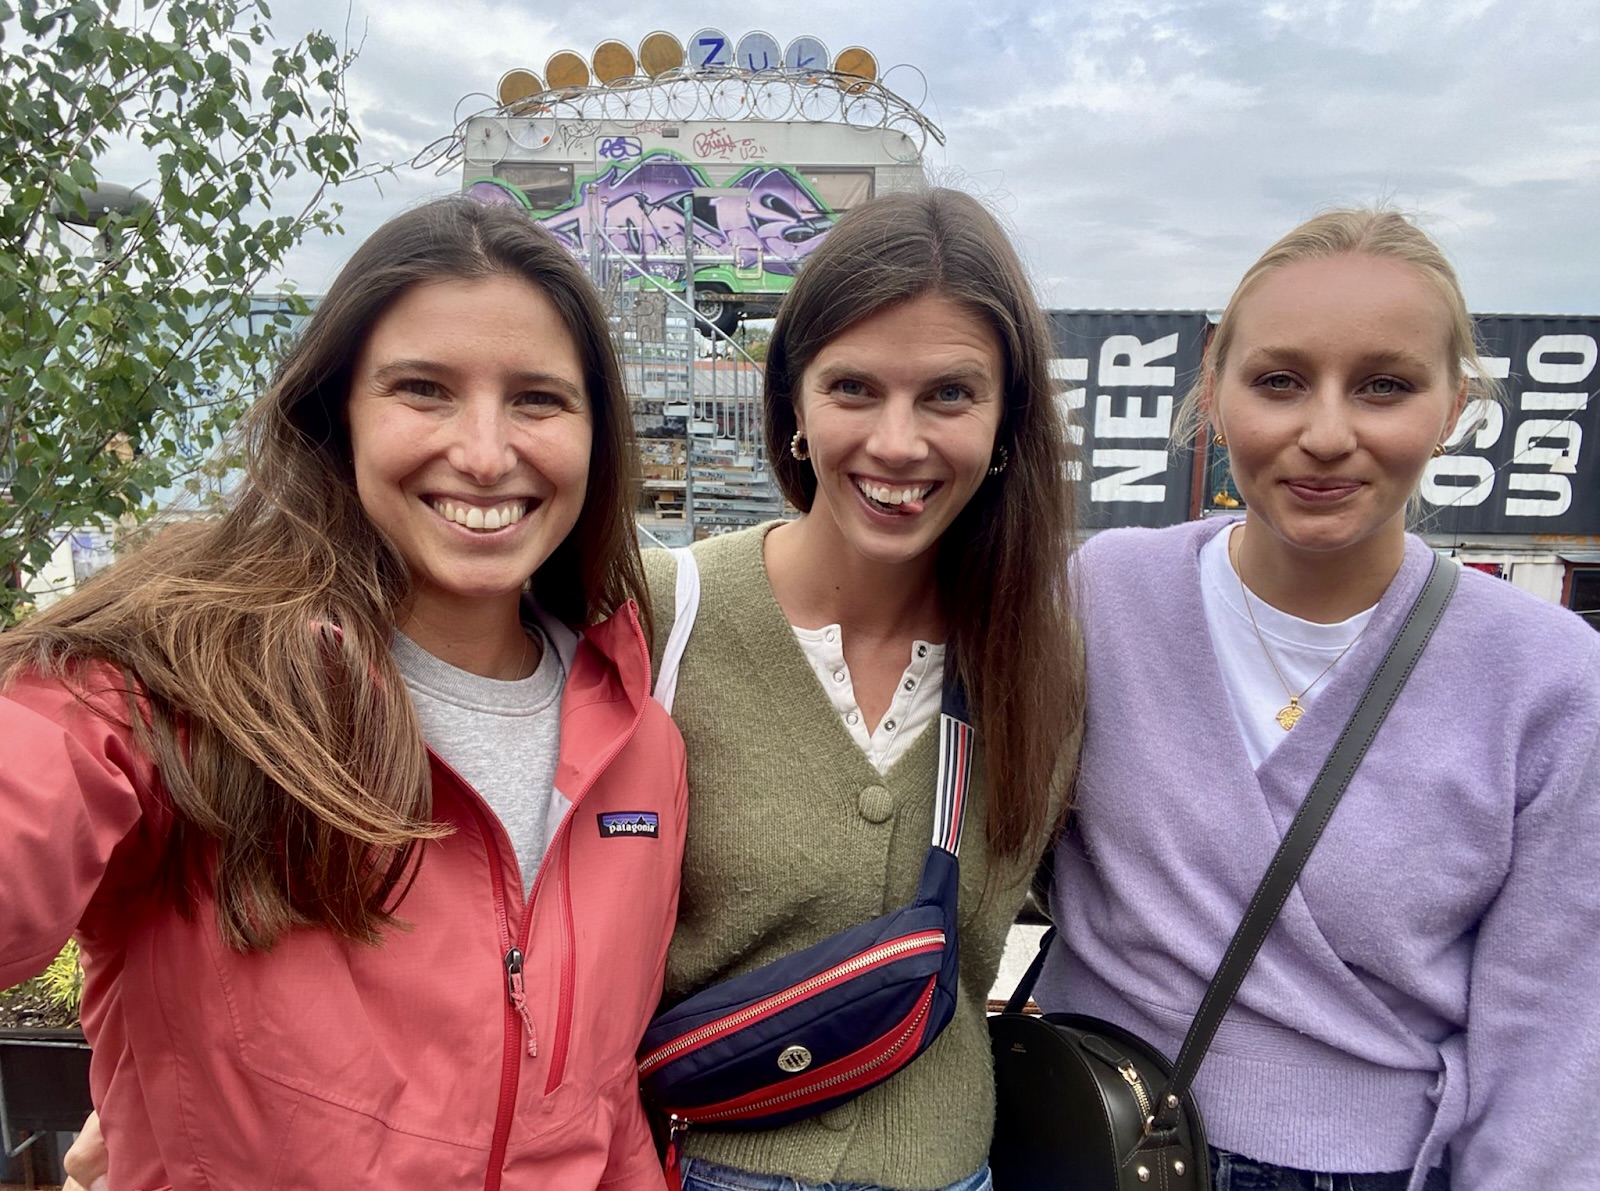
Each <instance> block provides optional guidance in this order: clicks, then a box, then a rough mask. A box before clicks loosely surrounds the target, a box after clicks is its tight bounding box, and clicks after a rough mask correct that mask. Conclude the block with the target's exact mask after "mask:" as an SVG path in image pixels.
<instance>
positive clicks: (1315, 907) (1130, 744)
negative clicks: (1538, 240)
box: [1038, 211, 1600, 1191]
mask: <svg viewBox="0 0 1600 1191" xmlns="http://www.w3.org/2000/svg"><path fill="white" fill-rule="evenodd" d="M1476 358H1477V357H1476V352H1475V350H1474V345H1473V331H1472V322H1471V320H1470V318H1469V317H1468V315H1467V308H1466V304H1465V302H1464V301H1463V299H1462V296H1461V290H1460V287H1459V284H1458V283H1457V280H1456V277H1455V273H1454V271H1453V270H1452V269H1451V267H1450V265H1449V263H1448V262H1447V261H1446V260H1445V259H1444V257H1443V255H1442V254H1441V253H1440V252H1439V250H1438V248H1437V247H1436V246H1435V245H1434V244H1433V243H1432V242H1431V241H1430V240H1429V239H1428V238H1427V237H1426V236H1425V235H1424V234H1423V233H1422V232H1420V231H1418V230H1417V229H1416V228H1415V227H1414V226H1412V225H1411V224H1410V223H1409V222H1407V221H1406V220H1405V219H1403V218H1402V217H1401V216H1399V215H1397V214H1394V213H1389V212H1369V211H1336V212H1331V213H1329V214H1326V215H1322V216H1319V217H1317V218H1315V219H1313V220H1311V221H1310V222H1308V223H1306V224H1304V225H1302V226H1301V227H1299V228H1297V229H1295V230H1294V231H1293V232H1291V233H1289V235H1287V236H1285V237H1284V238H1283V239H1282V240H1280V241H1279V242H1278V243H1277V244H1275V245H1274V246H1273V247H1272V248H1271V249H1269V250H1268V251H1267V253H1266V255H1265V256H1263V257H1262V258H1261V260H1260V261H1258V262H1257V263H1256V264H1255V265H1254V266H1253V267H1252V268H1251V270H1250V271H1249V272H1248V273H1247V274H1246V275H1245V277H1244V280H1243V281H1242V282H1241V283H1240V285H1239V288H1238V290H1237V291H1236V292H1235V293H1234V295H1233V298H1232V300H1231V301H1230V302H1229V305H1228V308H1227V310H1226V312H1225V313H1224V314H1223V317H1222V321H1221V322H1220V323H1219V324H1218V326H1217V331H1216V334H1215V336H1214V338H1213V341H1212V344H1211V347H1210V349H1209V351H1208V354H1207V356H1206V360H1205V364H1204V367H1203V369H1202V373H1201V377H1200V380H1199V382H1198V384H1197V385H1196V388H1195V391H1194V392H1193V393H1192V394H1191V395H1190V399H1191V402H1192V407H1193V411H1194V415H1195V418H1196V419H1203V421H1204V423H1205V424H1206V425H1207V427H1208V429H1209V430H1210V431H1211V432H1213V433H1214V435H1215V438H1214V441H1215V442H1216V443H1217V444H1218V445H1219V446H1220V447H1222V448H1224V449H1226V450H1227V451H1228V453H1229V457H1230V461H1231V464H1232V468H1233V473H1234V478H1235V480H1236V481H1237V483H1238V487H1239V491H1240V493H1241V494H1242V495H1243V496H1244V498H1245V504H1246V506H1247V509H1248V512H1247V513H1246V515H1245V516H1244V517H1243V518H1242V519H1230V520H1227V521H1222V520H1210V521H1205V522H1195V523H1190V524H1187V525H1180V526H1175V527H1172V528H1169V529H1162V530H1124V531H1113V532H1109V533H1105V534H1101V535H1099V536H1098V537H1096V538H1094V539H1093V540H1092V541H1091V542H1090V543H1089V544H1088V546H1087V547H1086V548H1085V549H1084V550H1083V551H1082V552H1081V554H1080V555H1079V560H1078V564H1077V565H1078V569H1079V572H1080V578H1081V581H1082V589H1083V590H1082V597H1081V599H1082V603H1081V604H1080V609H1081V614H1082V616H1083V619H1084V624H1085V634H1086V640H1087V654H1088V681H1089V712H1088V723H1087V726H1086V730H1085V736H1084V753H1083V759H1082V763H1081V766H1080V769H1079V778H1078V792H1077V810H1076V813H1075V818H1074V823H1073V826H1072V828H1071V830H1070V831H1069V833H1068V834H1067V835H1066V836H1065V837H1063V838H1062V840H1061V841H1060V843H1059V845H1058V851H1057V855H1056V866H1057V881H1056V887H1055V891H1054V897H1053V908H1054V911H1055V918H1056V922H1057V923H1058V924H1059V926H1060V928H1061V938H1060V940H1059V942H1058V945H1057V947H1056V950H1055V952H1054V954H1053V955H1052V956H1051V960H1050V965H1049V967H1048V968H1047V970H1046V974H1045V978H1044V980H1043V981H1042V982H1041V985H1040V988H1039V991H1038V1000H1039V1002H1040V1004H1041V1005H1043V1006H1044V1008H1045V1009H1047V1010H1052V1011H1054V1010H1064V1009H1071V1010H1075V1011H1078V1012H1084V1013H1092V1014H1097V1015H1099V1016H1102V1017H1106V1018H1110V1019H1112V1020H1114V1021H1117V1022H1119V1023H1120V1024H1122V1025H1124V1026H1127V1027H1128V1028H1130V1029H1132V1030H1134V1031H1136V1032H1138V1033H1141V1034H1143V1035H1144V1036H1145V1037H1147V1038H1148V1039H1150V1040H1151V1041H1152V1042H1154V1043H1155V1044H1157V1045H1159V1046H1160V1047H1161V1048H1162V1049H1164V1050H1165V1051H1167V1052H1168V1054H1169V1055H1171V1054H1176V1052H1177V1049H1178V1046H1179V1044H1180V1042H1181V1041H1182V1038H1183V1035H1184V1032H1185V1030H1186V1029H1187V1028H1188V1025H1189V1021H1190V1018H1191V1016H1192V1014H1193V1012H1194V1010H1195V1008H1196V1007H1197V1006H1198V1004H1199V1002H1200V998H1201V995H1202V992H1203V990H1204V988H1205V986H1206V984H1207V982H1208V981H1209V980H1210V978H1211V976H1212V974H1213V972H1214V971H1215V969H1216V967H1217V965H1218V963H1219V962H1220V960H1221V958H1222V953H1223V949H1224V947H1225V946H1226V945H1227V942H1228V939H1229V938H1230V936H1231V935H1232V933H1233V931H1234V929H1235V927H1236V926H1237V925H1238V923H1239V921H1240V919H1241V918H1242V917H1243V914H1244V909H1245V905H1246V903H1247V901H1248V899H1249V897H1250V895H1251V893H1252V892H1253V890H1254V889H1255V886H1256V884H1257V883H1258V881H1259V880H1260V878H1261V876H1262V873H1263V871H1264V869H1265V866H1266V864H1267V861H1268V859H1269V858H1270V857H1271V856H1272V853H1273V850H1274V848H1275V847H1276V846H1277V844H1278V842H1279V840H1280V838H1281V837H1282V834H1283V832H1284V831H1285V829H1286V828H1287V826H1288V823H1289V821H1290V819H1291V818H1292V816H1293V814H1294V811H1295V809H1296V807H1297V806H1298V804H1299V802H1300V800H1301V799H1302V798H1303V797H1304V795H1305V793H1306V791H1307V790H1308V789H1309V787H1310V785H1311V783H1312V781H1313V779H1314V778H1315V776H1316V774H1317V771H1318V769H1319V768H1320V767H1321V765H1322V763H1323V761H1324V760H1325V758H1326V757H1327V755H1328V752H1329V750H1330V749H1331V748H1332V746H1333V743H1334V740H1335V737H1336V736H1337V735H1338V733H1339V732H1340V730H1341V729H1342V728H1343V727H1344V724H1345V721H1346V720H1347V718H1348V717H1349V715H1350V713H1351V711H1352V710H1353V709H1354V707H1355V704H1356V701H1357V700H1358V699H1359V697H1360V695H1361V692H1362V691H1363V689H1364V688H1365V686H1366V683H1367V681H1368V679H1369V678H1370V677H1371V676H1372V674H1373V672H1374V671H1375V670H1376V668H1377V666H1378V663H1379V661H1380V660H1381V658H1382V657H1383V654H1384V652H1385V650H1386V649H1387V648H1388V646H1389V644H1390V642H1391V641H1392V640H1393V638H1394V635H1395V633H1396V632H1397V630H1398V626H1399V622H1400V620H1401V618H1402V617H1403V616H1404V614H1405V612H1406V611H1407V609H1408V608H1409V607H1410V605H1411V603H1412V600H1413V599H1414V598H1415V596H1416V594H1417V592H1418V590H1419V589H1420V587H1421V584H1422V582H1423V580H1424V578H1425V577H1426V574H1427V570H1428V566H1429V564H1430V562H1431V553H1430V551H1429V549H1428V547H1427V546H1426V545H1425V544H1424V543H1423V542H1422V541H1421V540H1420V539H1419V538H1417V537H1415V536H1410V535H1408V534H1407V533H1406V532H1405V521H1406V510H1407V504H1408V502H1409V501H1410V499H1411V497H1412V495H1413V494H1414V492H1415V491H1416V489H1417V487H1418V484H1419V481H1420V479H1421V477H1422V473H1423V469H1424V467H1425V466H1426V464H1427V462H1428V459H1429V458H1430V456H1432V455H1434V454H1436V453H1438V452H1440V451H1441V450H1442V449H1443V444H1444V443H1445V441H1446V440H1447V439H1448V438H1449V437H1450V436H1451V432H1452V429H1453V428H1454V427H1455V426H1456V423H1457V420H1458V418H1459V417H1460V415H1461V414H1462V410H1463V408H1464V406H1465V405H1466V402H1467V399H1468V392H1469V390H1468V382H1467V376H1468V370H1469V369H1468V366H1470V365H1471V364H1472V363H1473V362H1474V361H1475V360H1476ZM1191 425H1193V420H1191ZM1301 713H1303V718H1302V717H1301ZM1597 935H1600V635H1597V634H1596V633H1594V631H1593V630H1591V629H1589V628H1588V627H1587V626H1585V625H1584V624H1583V623H1582V622H1581V621H1580V620H1579V619H1578V618H1577V617H1575V616H1573V615H1572V614H1571V613H1569V612H1567V611H1565V610H1564V609H1561V608H1557V607H1555V606H1553V605H1549V604H1545V603H1543V602H1541V601H1539V600H1536V599H1534V598H1532V597H1530V596H1528V595H1526V594H1524V593H1522V592H1520V591H1518V590H1516V589H1515V588H1513V587H1512V586H1511V585H1510V584H1507V583H1503V582H1500V581H1499V580H1495V579H1491V578H1489V577H1487V576H1485V575H1481V574H1478V573H1476V572H1473V571H1467V572H1465V573H1464V574H1463V575H1462V576H1461V582H1460V586H1459V587H1458V589H1457V591H1456V594H1455V597H1454V599H1453V601H1452V602H1451V604H1450V606H1449V608H1448V609H1447V610H1446V612H1445V614H1444V617H1443V619H1442V621H1441V622H1440V624H1439V627H1438V630H1437V632H1436V633H1435V635H1434V637H1433V639H1432V642H1431V643H1430V644H1429V646H1428V648H1427V650H1426V652H1425V653H1424V654H1423V656H1422V658H1421V660H1420V662H1419V663H1418V665H1417V667H1416V670H1415V672H1414V673H1413V674H1412V676H1411V679H1410V682H1409V683H1408V685H1407V686H1406V687H1405V689H1404V692H1403V693H1402V694H1401V696H1400V698H1399V699H1398V701H1397V702H1396V704H1395V706H1394V708H1393V710H1392V711H1391V712H1390V715H1389V718H1388V720H1387V722H1386V723H1385V725H1384V727H1383V729H1382V730H1381V731H1380V732H1379V733H1378V736H1377V738H1376V740H1375V741H1374V743H1373V745H1372V747H1371V750H1370V751H1369V752H1368V753H1367V756H1366V759H1365V760H1364V762H1363V763H1362V765H1361V767H1360V769H1359V770H1358V771H1357V773H1356V774H1355V777H1354V780H1353V781H1352V782H1351V783H1350V786H1349V789H1348V790H1347V792H1346V793H1345V795H1344V798H1343V800H1342V802H1341V803H1340V805H1339V807H1338V809H1337V811H1336V812H1335V814H1334V815H1333V818H1332V820H1331V822H1330V824H1329V826H1328V828H1327V830H1326V833H1325V834H1324V835H1323V837H1322V839H1321V842H1320V843H1319V844H1318V845H1317V848H1316V851H1315V852H1314V853H1313V854H1312V856H1311V859H1310V861H1309V863H1308V864H1307V866H1306V869H1305V872H1304V874H1303V875H1302V876H1301V878H1300V882H1299V887H1298V889H1297V891H1296V892H1295V893H1294V894H1293V895H1292V896H1291V898H1290V899H1289V902H1288V903H1287V905H1286V906H1285V907H1284V910H1283V913H1282V916H1281V917H1280V918H1279V920H1278V922H1277V923H1276V925H1275V926H1274V928H1273V931H1272V933H1271V935H1270V936H1269V937H1268V939H1267V942H1266V944H1265V946H1264V947H1263V948H1262V951H1261V954H1260V956H1259V957H1258V958H1257V960H1256V962H1255V965H1254V967H1253V968H1252V969H1251V971H1250V974H1249V976H1248V977H1247V978H1246V980H1245V982H1244V985H1243V987H1242V988H1241V990H1240V993H1239V996H1238V999H1237V1000H1236V1002H1235V1003H1234V1005H1233V1008H1232V1009H1231V1010H1230V1011H1229V1014H1228V1017H1227V1019H1226V1020H1225V1021H1224V1023H1223V1025H1222V1028H1221V1029H1220V1031H1219V1032H1218V1034H1217V1037H1216V1041H1215V1042H1214V1043H1213V1045H1212V1048H1211V1050H1210V1052H1209V1054H1208V1055H1207V1057H1206V1060H1205V1063H1204V1065H1203V1066H1202V1067H1201V1069H1200V1074H1199V1077H1198V1079H1197V1081H1196V1091H1197V1095H1198V1098H1199V1102H1200V1105H1201V1108H1202V1110H1203V1111H1204V1113H1205V1115H1206V1124H1207V1130H1208V1132H1209V1134H1210V1140H1211V1142H1212V1144H1213V1146H1215V1147H1219V1148H1218V1149H1216V1150H1214V1151H1213V1154H1212V1164H1213V1168H1214V1171H1215V1174H1216V1185H1217V1189H1218V1191H1242V1189H1244V1188H1250V1189H1251V1191H1257V1189H1261V1191H1268V1189H1271V1191H1280V1189H1281V1191H1291V1189H1292V1191H1301V1189H1305V1191H1310V1189H1312V1188H1333V1189H1335V1191H1347V1189H1348V1191H1391V1189H1392V1191H1407V1189H1409V1191H1423V1189H1425V1191H1439V1189H1442V1188H1446V1187H1449V1188H1453V1189H1454V1191H1531V1189H1534V1188H1538V1189H1540V1191H1551V1189H1553V1188H1579V1187H1593V1186H1595V1185H1596V1184H1597V1181H1600V1174H1597V1173H1596V1165H1595V1161H1594V1158H1593V1155H1592V1154H1591V1153H1589V1151H1590V1150H1592V1146H1591V1145H1590V1144H1589V1143H1591V1142H1593V1140H1594V1138H1595V1137H1596V1128H1597V1127H1596V1124H1595V1115H1594V1111H1595V1110H1594V1107H1593V1097H1594V1094H1595V1092H1596V1090H1597V1089H1600V993H1597V989H1600V943H1597V941H1596V940H1597Z"/></svg>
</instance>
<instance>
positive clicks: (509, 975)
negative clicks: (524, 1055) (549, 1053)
mask: <svg viewBox="0 0 1600 1191" xmlns="http://www.w3.org/2000/svg"><path fill="white" fill-rule="evenodd" d="M505 965H506V992H507V993H508V994H510V997H511V1007H512V1008H513V1009H515V1010H516V1011H517V1016H518V1017H520V1018H522V1024H523V1025H524V1026H526V1027H527V1028H528V1057H529V1058H530V1059H534V1058H538V1057H539V1040H538V1036H537V1035H536V1034H535V1033H534V1032H533V1018H531V1017H530V1016H528V998H527V995H526V994H525V993H524V991H523V985H522V952H521V951H519V950H518V949H517V948H515V947H513V948H512V949H511V950H510V951H508V952H506V958H505Z"/></svg>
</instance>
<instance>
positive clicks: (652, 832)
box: [595, 811, 661, 839]
mask: <svg viewBox="0 0 1600 1191" xmlns="http://www.w3.org/2000/svg"><path fill="white" fill-rule="evenodd" d="M595 817H596V818H597V819H599V820H600V838H601V839H616V838H617V837H618V836H623V835H647V836H649V837H650V838H651V839H657V838H659V837H660V835H661V816H660V815H658V814H656V813H655V812H654V811H613V812H611V813H610V814H606V815H596V816H595Z"/></svg>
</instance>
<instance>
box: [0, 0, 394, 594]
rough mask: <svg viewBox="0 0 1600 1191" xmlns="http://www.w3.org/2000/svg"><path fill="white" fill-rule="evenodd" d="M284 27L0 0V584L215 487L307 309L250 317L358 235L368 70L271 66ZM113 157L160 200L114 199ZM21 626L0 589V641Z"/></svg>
mask: <svg viewBox="0 0 1600 1191" xmlns="http://www.w3.org/2000/svg"><path fill="white" fill-rule="evenodd" d="M270 17H271V14H270V12H269V11H268V9H267V6H266V5H265V4H264V3H260V2H259V0H258V2H255V3H250V2H247V0H156V2H155V3H147V4H142V5H140V6H138V7H136V8H125V7H124V5H123V3H122V0H54V2H52V0H0V312H3V315H4V321H3V323H0V578H3V577H4V576H5V575H6V574H7V573H20V574H23V575H26V574H29V573H31V572H34V571H36V570H37V569H38V568H40V567H41V566H43V565H44V564H45V563H46V562H47V561H48V559H49V558H50V556H51V554H52V552H53V551H54V550H55V548H56V546H57V545H58V544H59V542H60V540H61V536H62V534H63V533H64V532H66V531H67V530H68V529H70V528H73V527H77V526H100V527H104V526H107V525H111V524H115V523H127V521H128V520H129V519H130V518H133V519H136V518H138V517H141V516H144V515H146V514H148V513H150V512H152V511H153V510H154V503H155V502H154V495H155V493H157V492H158V491H160V490H162V489H164V488H168V487H170V486H172V485H174V484H175V483H181V482H183V481H184V480H185V479H186V478H192V477H194V476H196V475H197V474H199V469H200V466H201V464H202V461H204V460H205V459H206V458H207V456H208V455H209V454H210V452H211V451H212V449H213V448H214V447H215V446H216V445H217V443H218V442H219V441H220V440H221V438H222V436H223V435H224V434H225V433H226V431H227V429H228V427H229V426H230V425H231V423H232V422H233V421H234V420H235V419H236V418H237V416H238V414H239V413H240V411H241V410H242V409H243V407H244V405H245V404H246V403H247V402H248V401H249V400H250V399H251V397H252V396H253V395H254V393H255V391H256V387H257V383H258V379H259V376H260V374H261V372H262V371H263V369H264V368H265V367H266V365H267V364H268V362H269V361H270V359H271V357H272V355H273V354H274V352H275V351H276V349H277V346H278V344H279V341H280V339H281V337H282V335H283V332H284V329H285V327H286V326H287V324H288V322H289V313H291V312H293V311H295V310H296V307H295V305H294V303H293V302H290V303H289V305H288V306H287V307H285V306H284V305H282V304H278V303H274V304H273V306H272V309H271V312H270V313H268V314H266V315H265V316H258V315H253V314H252V309H251V297H252V294H253V293H254V292H255V291H256V290H257V289H258V287H259V286H260V285H261V284H262V281H263V279H264V278H265V277H267V276H268V275H270V274H273V273H275V272H276V271H277V270H278V269H279V267H280V266H281V265H282V262H283V261H284V258H285V257H286V255H287V254H288V253H289V251H290V250H291V249H293V248H294V247H295V246H296V245H297V244H299V243H300V242H301V241H302V240H303V239H305V238H306V237H307V236H308V235H311V234H324V233H328V232H332V231H338V230H341V229H340V228H339V224H338V218H339V214H340V208H339V205H338V204H337V203H335V202H332V201H331V200H330V198H329V195H330V191H331V189H332V188H333V187H335V186H337V185H338V184H340V183H341V182H348V181H351V180H354V179H357V178H362V177H370V176H372V175H374V174H376V173H379V172H381V169H380V168H375V167H372V166H363V165H362V164H361V163H360V160H359V157H358V153H357V147H358V140H359V138H358V135H357V133H356V130H355V128H354V126H353V124H352V122H351V119H350V115H349V112H348V108H347V104H346V98H345V92H344V79H345V73H346V71H347V70H348V68H349V66H350V64H351V62H352V61H353V59H354V51H353V50H350V49H348V48H341V46H340V45H339V43H337V42H336V41H335V40H334V39H333V38H332V37H330V36H329V35H328V34H326V33H322V32H312V33H309V34H307V35H306V36H305V37H303V38H302V39H301V40H300V41H298V42H296V43H294V44H292V45H287V46H283V45H276V44H275V43H274V41H273V38H272V31H271V29H270V27H269V24H268V21H269V20H270ZM130 150H131V152H130ZM118 153H120V154H121V155H122V156H123V157H130V156H134V155H137V156H138V158H139V160H141V161H144V162H148V163H149V164H148V165H147V166H145V168H146V169H147V170H149V175H148V176H147V177H143V178H140V179H137V180H136V181H137V189H138V192H139V194H140V195H141V196H144V201H142V202H131V201H127V200H128V197H129V196H128V195H127V193H126V192H125V191H119V190H118V189H117V188H115V187H112V186H109V185H108V184H107V182H108V180H107V179H105V178H104V176H103V174H102V169H103V168H104V165H105V162H106V161H107V159H108V158H109V157H112V156H114V155H116V154H118ZM289 191H293V192H294V194H295V201H293V202H287V201H285V200H284V199H283V198H282V196H283V195H284V194H285V193H287V192H289ZM108 197H118V198H120V199H121V200H122V201H120V202H110V201H108ZM275 200H277V201H275ZM21 608H22V604H21V596H20V593H19V592H17V591H15V590H12V589H9V588H5V587H3V586H0V625H3V624H4V623H6V622H7V621H8V620H10V619H12V618H14V617H15V616H16V615H17V614H18V613H19V611H20V610H21Z"/></svg>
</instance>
